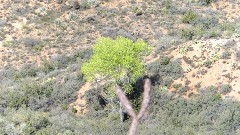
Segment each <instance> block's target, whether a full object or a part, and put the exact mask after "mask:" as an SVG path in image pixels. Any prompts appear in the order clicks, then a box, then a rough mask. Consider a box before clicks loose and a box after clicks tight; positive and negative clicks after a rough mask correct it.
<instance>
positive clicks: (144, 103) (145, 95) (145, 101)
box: [137, 79, 151, 120]
mask: <svg viewBox="0 0 240 135" xmlns="http://www.w3.org/2000/svg"><path fill="white" fill-rule="evenodd" d="M150 90H151V81H150V80H149V79H146V80H145V83H144V92H143V101H142V107H141V109H140V111H139V113H138V116H137V118H138V120H139V119H141V118H142V116H143V115H144V113H145V112H146V110H147V107H148V103H149V101H150V95H149V92H150Z"/></svg>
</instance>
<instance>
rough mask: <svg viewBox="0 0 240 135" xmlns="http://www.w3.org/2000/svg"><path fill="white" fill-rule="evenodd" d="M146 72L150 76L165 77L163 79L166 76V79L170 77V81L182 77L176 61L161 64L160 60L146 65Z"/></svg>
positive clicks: (180, 68)
mask: <svg viewBox="0 0 240 135" xmlns="http://www.w3.org/2000/svg"><path fill="white" fill-rule="evenodd" d="M163 59H165V58H163ZM164 61H165V60H164ZM167 63H168V64H167ZM165 64H167V65H165ZM147 70H148V72H149V73H150V74H152V75H154V74H160V75H161V76H165V77H167V76H168V77H171V78H172V79H177V78H179V77H181V76H182V75H183V70H182V67H181V66H180V63H179V62H178V60H174V61H170V62H169V60H167V62H163V61H162V60H160V61H156V62H153V63H150V64H149V65H147Z"/></svg>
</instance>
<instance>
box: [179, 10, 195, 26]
mask: <svg viewBox="0 0 240 135" xmlns="http://www.w3.org/2000/svg"><path fill="white" fill-rule="evenodd" d="M196 17H197V15H196V13H194V12H193V11H187V12H186V13H184V16H183V19H182V21H183V23H192V22H193V21H195V19H196Z"/></svg>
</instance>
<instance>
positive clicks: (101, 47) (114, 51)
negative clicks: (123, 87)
mask: <svg viewBox="0 0 240 135" xmlns="http://www.w3.org/2000/svg"><path fill="white" fill-rule="evenodd" d="M149 49H150V47H149V46H148V44H147V43H146V42H144V41H143V40H138V41H136V42H133V41H131V40H130V39H127V38H124V37H117V38H116V39H115V40H114V39H111V38H107V37H102V38H99V39H98V40H97V41H96V44H95V45H94V46H93V55H92V57H91V58H90V60H89V61H87V62H86V63H84V64H83V65H82V68H81V71H82V73H83V74H84V76H85V78H86V79H87V80H88V81H91V80H93V79H96V78H104V79H110V80H112V81H114V82H118V81H120V82H121V81H124V80H125V79H127V80H128V82H134V81H136V79H137V78H139V77H141V76H142V75H143V74H144V64H143V63H142V56H143V55H145V54H147V52H148V51H149Z"/></svg>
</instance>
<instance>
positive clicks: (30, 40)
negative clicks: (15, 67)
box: [23, 37, 41, 47]
mask: <svg viewBox="0 0 240 135" xmlns="http://www.w3.org/2000/svg"><path fill="white" fill-rule="evenodd" d="M40 43H41V42H40V40H38V39H34V38H31V37H27V38H24V39H23V44H24V45H26V46H27V47H35V46H36V45H39V44H40Z"/></svg>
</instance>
